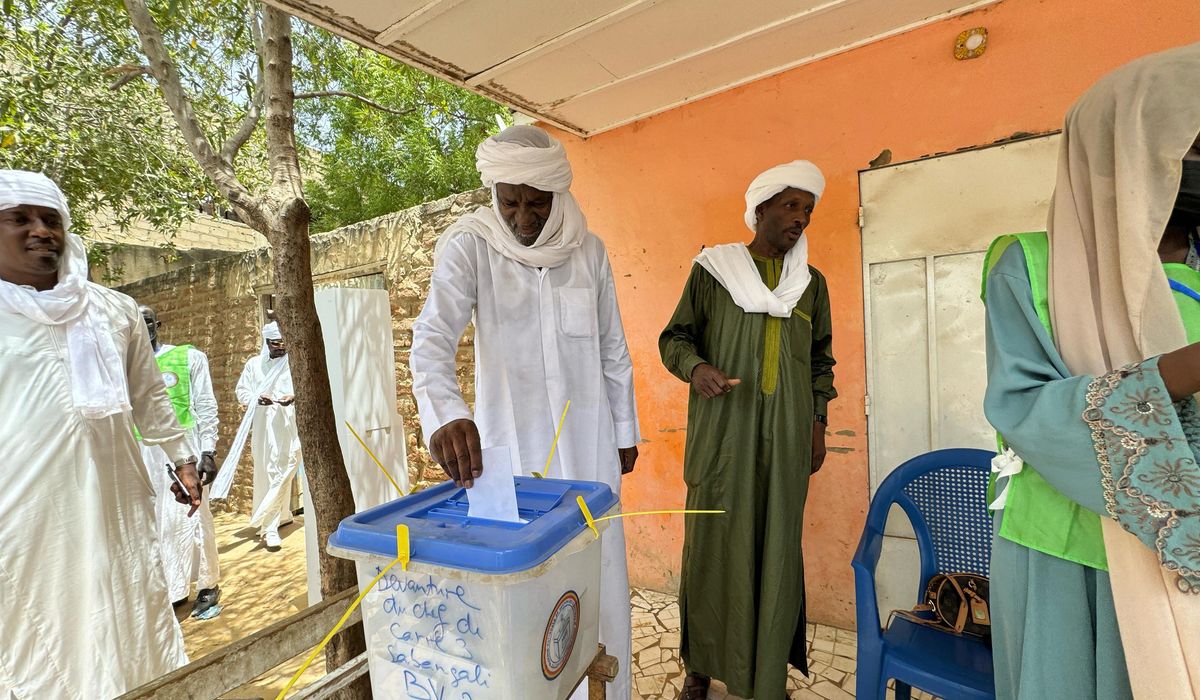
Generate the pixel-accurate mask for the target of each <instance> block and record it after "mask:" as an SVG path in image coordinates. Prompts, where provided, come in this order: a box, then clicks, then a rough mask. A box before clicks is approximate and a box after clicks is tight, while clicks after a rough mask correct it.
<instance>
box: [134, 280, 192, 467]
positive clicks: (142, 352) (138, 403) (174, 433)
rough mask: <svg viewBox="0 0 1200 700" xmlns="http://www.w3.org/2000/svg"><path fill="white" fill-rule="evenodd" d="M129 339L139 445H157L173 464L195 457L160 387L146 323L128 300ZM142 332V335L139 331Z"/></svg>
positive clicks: (165, 394)
mask: <svg viewBox="0 0 1200 700" xmlns="http://www.w3.org/2000/svg"><path fill="white" fill-rule="evenodd" d="M130 302H131V303H130V305H129V314H130V318H129V325H128V328H130V329H132V330H131V331H130V335H131V336H132V337H131V338H129V339H128V341H127V344H126V347H127V352H126V354H125V374H126V376H127V377H128V380H129V404H130V406H131V407H132V408H133V423H134V425H136V426H137V427H138V432H140V433H141V436H142V442H144V443H145V444H147V445H157V446H158V447H161V448H162V450H163V452H166V453H167V458H168V459H170V460H171V461H172V462H178V461H179V460H182V459H185V458H187V457H196V456H198V455H196V451H195V449H194V448H193V447H192V444H191V442H190V441H189V440H188V439H187V431H186V430H184V428H183V426H181V425H179V419H178V418H176V417H175V409H174V408H173V407H172V406H171V400H170V399H169V398H167V387H166V386H165V385H164V384H163V380H162V371H161V370H159V368H158V362H157V361H155V359H154V349H153V348H152V347H150V337H149V336H148V335H146V333H145V332H144V329H145V325H146V324H145V321H143V320H142V315H141V314H139V313H138V311H137V306H136V305H134V304H133V303H132V300H130ZM138 331H142V332H138Z"/></svg>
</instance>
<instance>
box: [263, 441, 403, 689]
mask: <svg viewBox="0 0 1200 700" xmlns="http://www.w3.org/2000/svg"><path fill="white" fill-rule="evenodd" d="M347 425H349V424H347ZM410 556H411V555H410V551H409V546H408V526H407V525H397V526H396V558H395V559H393V560H392V563H390V564H388V565H387V566H385V567H383V570H382V571H380V572H379V574H378V575H377V576H376V577H375V578H373V579H371V583H370V584H368V585H367V587H366V588H364V589H363V590H362V593H359V594H358V597H357V598H355V599H354V602H353V603H351V604H350V608H349V609H348V610H346V612H345V613H344V614H343V615H342V619H340V620H338V621H337V624H336V625H334V626H333V629H331V630H329V634H327V635H325V638H324V639H322V640H321V643H320V644H318V645H317V648H316V649H313V650H312V653H311V654H309V655H308V658H307V659H305V660H304V663H303V664H302V665H301V666H300V670H299V671H296V675H294V676H292V679H291V680H290V681H288V684H287V685H286V686H284V688H283V690H281V691H279V695H276V696H275V700H283V697H284V696H285V695H287V692H288V691H289V690H291V689H292V686H294V685H296V681H298V680H300V676H303V675H304V672H305V671H307V670H308V667H309V665H310V664H312V662H313V659H315V658H317V654H320V653H321V650H322V649H324V648H325V646H326V645H328V644H329V640H331V639H333V635H335V634H337V633H338V631H339V630H341V629H342V625H344V624H346V620H348V619H350V616H351V615H352V614H354V610H355V609H356V608H358V606H359V605H360V604H361V603H362V602H363V598H365V597H367V594H368V593H370V592H371V589H372V588H374V587H375V586H376V585H377V584H378V583H379V579H381V578H383V575H384V574H386V573H387V572H389V571H391V570H392V567H393V566H395V565H397V564H399V565H400V568H401V569H403V570H404V571H408V561H409V559H410Z"/></svg>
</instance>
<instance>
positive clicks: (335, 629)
mask: <svg viewBox="0 0 1200 700" xmlns="http://www.w3.org/2000/svg"><path fill="white" fill-rule="evenodd" d="M399 563H400V557H396V558H395V559H393V560H392V563H391V564H388V565H387V566H385V567H384V568H383V571H380V572H379V575H378V576H376V577H375V578H374V579H373V580H372V581H371V583H370V585H368V586H367V587H366V588H364V589H363V591H362V593H359V594H358V597H357V598H355V599H354V602H353V603H351V604H350V609H349V610H347V611H346V614H344V615H342V619H340V620H338V622H337V624H336V625H334V626H333V629H331V630H329V634H327V635H325V638H324V639H322V640H321V643H320V644H318V645H317V648H316V649H313V650H312V653H311V654H309V655H308V658H307V659H305V660H304V664H303V665H301V666H300V670H299V671H296V675H294V676H292V680H290V681H288V684H287V685H286V686H284V688H283V690H281V691H279V695H276V696H275V700H283V697H284V696H285V695H287V692H288V691H289V690H291V689H292V686H294V685H296V681H298V680H300V676H302V675H304V672H305V671H307V670H308V667H309V664H311V663H312V662H313V659H315V658H317V654H320V653H321V650H322V649H324V648H325V645H327V644H329V640H331V639H333V635H335V634H337V633H338V632H339V631H340V630H341V629H342V625H344V624H346V620H348V619H350V615H351V614H353V613H354V610H355V608H357V607H358V606H359V604H360V603H362V601H363V598H365V597H366V595H367V593H369V592H370V591H371V589H372V588H374V587H375V586H376V584H378V583H379V579H381V578H383V575H384V574H386V573H387V572H388V571H391V569H392V567H393V566H395V565H397V564H399Z"/></svg>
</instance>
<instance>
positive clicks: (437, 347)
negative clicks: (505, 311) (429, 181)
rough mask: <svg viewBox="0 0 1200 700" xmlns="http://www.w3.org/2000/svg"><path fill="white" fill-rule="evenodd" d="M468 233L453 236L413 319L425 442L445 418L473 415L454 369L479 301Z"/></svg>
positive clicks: (417, 390) (415, 380) (412, 359)
mask: <svg viewBox="0 0 1200 700" xmlns="http://www.w3.org/2000/svg"><path fill="white" fill-rule="evenodd" d="M472 238H473V237H472V236H471V235H470V234H461V235H459V237H458V238H457V239H455V240H452V241H450V242H449V243H448V244H447V245H446V247H445V249H444V250H443V251H442V254H441V255H440V256H439V258H438V262H437V265H436V267H434V269H433V276H432V278H431V279H430V281H429V297H428V298H427V299H426V300H425V306H424V307H423V308H422V309H421V314H420V315H419V316H418V317H417V320H416V321H415V322H414V323H413V341H412V353H411V356H410V358H409V366H410V368H411V369H412V377H413V382H412V386H413V396H414V397H415V398H416V400H417V413H418V415H419V416H420V419H421V432H422V434H423V435H424V438H425V444H426V445H428V444H429V439H430V437H432V436H433V434H434V433H436V432H437V431H438V429H439V428H441V427H442V426H444V425H446V424H447V423H449V422H451V421H455V420H459V419H461V418H471V409H470V408H469V407H468V406H467V402H466V401H464V400H463V397H462V391H461V390H460V389H459V387H458V377H457V375H456V374H455V366H456V362H455V359H456V357H457V355H458V341H459V339H460V338H461V337H462V334H463V331H464V330H466V328H467V324H468V323H470V322H471V314H472V313H473V312H474V310H475V301H476V281H477V277H476V275H477V272H476V261H475V257H474V255H473V254H472V252H470V251H468V250H467V248H468V246H467V245H466V244H468V243H470V242H472V240H471V239H472Z"/></svg>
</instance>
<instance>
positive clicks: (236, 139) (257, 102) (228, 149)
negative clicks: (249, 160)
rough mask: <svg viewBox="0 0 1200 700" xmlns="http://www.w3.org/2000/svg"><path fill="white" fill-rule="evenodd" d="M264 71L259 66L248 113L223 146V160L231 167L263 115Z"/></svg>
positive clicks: (247, 109)
mask: <svg viewBox="0 0 1200 700" xmlns="http://www.w3.org/2000/svg"><path fill="white" fill-rule="evenodd" d="M263 92H264V88H263V72H262V69H261V68H259V70H258V76H257V79H256V80H255V86H254V97H253V98H251V100H250V106H249V107H247V108H246V115H245V116H244V117H242V122H241V124H240V125H239V126H238V130H237V132H236V133H234V135H233V136H230V137H229V139H228V140H226V141H225V144H224V145H223V146H221V160H223V161H225V163H226V164H228V165H229V166H230V167H233V159H234V158H236V157H237V154H238V151H240V150H242V146H245V145H246V142H247V141H249V140H250V137H251V136H252V135H253V134H254V130H255V129H256V128H257V127H258V119H259V117H260V116H261V115H262V106H263Z"/></svg>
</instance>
